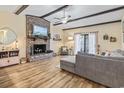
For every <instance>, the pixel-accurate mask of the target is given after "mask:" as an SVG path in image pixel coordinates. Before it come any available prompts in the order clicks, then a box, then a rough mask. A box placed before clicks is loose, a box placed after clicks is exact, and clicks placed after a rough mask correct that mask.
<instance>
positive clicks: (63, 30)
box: [0, 5, 124, 88]
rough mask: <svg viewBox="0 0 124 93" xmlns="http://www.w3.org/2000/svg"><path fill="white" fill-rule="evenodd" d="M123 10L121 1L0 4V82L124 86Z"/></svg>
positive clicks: (32, 85) (56, 86)
mask: <svg viewBox="0 0 124 93" xmlns="http://www.w3.org/2000/svg"><path fill="white" fill-rule="evenodd" d="M123 12H124V6H123V5H4V6H2V5H1V6H0V20H1V21H0V51H1V52H0V70H1V71H0V80H1V81H0V87H19V88H20V87H33V88H34V87H40V88H43V87H47V88H49V87H55V88H60V87H64V88H66V87H70V88H72V87H74V88H78V87H80V88H84V87H88V88H92V87H96V88H98V87H123V86H124V85H123V82H124V81H122V78H123V77H124V76H123V72H122V71H121V70H122V68H123V63H122V61H123V55H124V54H123V49H124V47H123V42H124V41H123V38H124V37H123V16H124V15H123ZM94 55H95V56H94ZM101 56H102V57H104V58H105V57H108V56H109V57H108V59H105V60H104V59H103V58H101ZM113 57H114V59H115V60H113ZM94 58H95V59H94ZM83 60H85V61H86V62H87V64H86V62H84V61H83ZM101 60H102V61H105V62H106V61H107V62H108V64H102V62H101ZM90 61H92V63H91V64H90V63H89V62H90ZM97 61H98V62H99V63H101V64H102V65H101V64H99V63H98V64H97V65H96V63H95V62H97ZM116 61H119V62H120V64H118V65H116ZM83 62H84V63H83ZM112 62H113V64H112V65H111V63H112ZM78 63H79V64H78ZM88 63H89V64H88ZM103 63H104V62H103ZM109 63H110V64H109ZM94 64H95V65H94ZM83 65H84V66H83ZM109 65H111V67H109ZM88 66H89V67H88ZM100 67H101V69H100ZM115 67H117V68H118V69H116V70H114V69H115ZM119 67H120V68H119ZM83 68H84V69H83ZM94 68H98V69H95V70H94ZM105 69H106V70H108V71H107V72H106V73H104V72H105ZM97 70H99V71H98V72H97ZM100 71H101V72H100ZM117 71H118V72H119V73H115V72H117ZM85 72H86V74H85ZM111 73H112V74H111ZM100 74H102V75H104V76H102V75H100ZM48 76H49V77H48ZM113 77H116V78H113ZM120 81H121V82H120ZM75 82H76V83H75Z"/></svg>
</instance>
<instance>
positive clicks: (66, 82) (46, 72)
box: [0, 57, 104, 88]
mask: <svg viewBox="0 0 124 93" xmlns="http://www.w3.org/2000/svg"><path fill="white" fill-rule="evenodd" d="M59 60H60V57H53V58H50V59H46V60H41V61H38V62H32V63H25V64H20V65H15V66H10V67H6V68H1V69H0V87H1V88H2V87H6V88H7V87H9V88H13V87H14V88H15V87H19V88H103V87H104V86H102V85H100V84H97V83H95V82H92V81H90V80H87V79H84V78H82V77H79V76H77V75H75V74H72V73H69V72H67V71H63V70H61V69H59V68H57V67H56V66H57V65H58V64H59Z"/></svg>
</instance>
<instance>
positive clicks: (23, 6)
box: [15, 5, 29, 15]
mask: <svg viewBox="0 0 124 93" xmlns="http://www.w3.org/2000/svg"><path fill="white" fill-rule="evenodd" d="M28 6H29V5H22V6H21V7H20V8H19V9H18V10H17V11H16V12H15V14H16V15H19V14H21V13H22V12H23V11H24V10H25V9H26V8H27V7H28Z"/></svg>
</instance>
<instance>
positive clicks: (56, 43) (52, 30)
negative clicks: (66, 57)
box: [50, 24, 63, 53]
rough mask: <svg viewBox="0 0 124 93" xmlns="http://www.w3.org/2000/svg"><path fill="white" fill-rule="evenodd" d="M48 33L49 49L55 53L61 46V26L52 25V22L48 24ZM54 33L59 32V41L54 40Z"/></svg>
mask: <svg viewBox="0 0 124 93" xmlns="http://www.w3.org/2000/svg"><path fill="white" fill-rule="evenodd" d="M50 33H51V37H52V39H51V40H50V49H51V50H53V51H54V52H55V53H58V52H59V48H60V47H61V46H63V31H62V29H61V28H59V27H57V26H53V25H52V24H51V25H50ZM54 34H60V36H61V39H62V40H61V41H54V40H53V36H54Z"/></svg>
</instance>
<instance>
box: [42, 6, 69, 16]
mask: <svg viewBox="0 0 124 93" xmlns="http://www.w3.org/2000/svg"><path fill="white" fill-rule="evenodd" d="M68 6H69V5H64V6H62V7H60V8H58V9H56V10H54V11H51V12H49V13H47V14H45V15H43V16H41V17H40V18H44V17H47V16H50V15H52V14H54V13H56V12H58V11H61V10H63V9H64V8H66V7H68Z"/></svg>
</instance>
